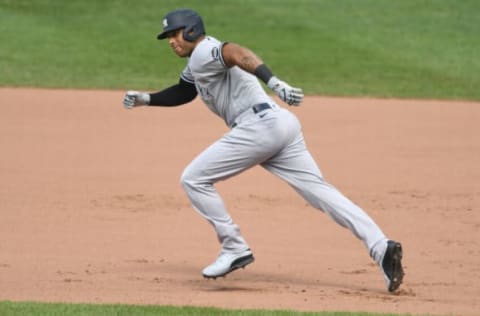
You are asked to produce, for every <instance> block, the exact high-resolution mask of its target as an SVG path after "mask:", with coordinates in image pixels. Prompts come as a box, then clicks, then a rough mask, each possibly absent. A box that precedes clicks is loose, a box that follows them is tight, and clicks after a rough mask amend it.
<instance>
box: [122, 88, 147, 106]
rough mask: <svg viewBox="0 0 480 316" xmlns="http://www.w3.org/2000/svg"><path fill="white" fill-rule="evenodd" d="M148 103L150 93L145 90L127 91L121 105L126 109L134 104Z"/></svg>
mask: <svg viewBox="0 0 480 316" xmlns="http://www.w3.org/2000/svg"><path fill="white" fill-rule="evenodd" d="M149 103H150V94H148V93H146V92H138V91H127V93H126V94H125V97H124V98H123V105H124V107H125V108H126V109H131V108H133V107H134V106H141V105H148V104H149Z"/></svg>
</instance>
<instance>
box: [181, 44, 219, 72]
mask: <svg viewBox="0 0 480 316" xmlns="http://www.w3.org/2000/svg"><path fill="white" fill-rule="evenodd" d="M225 44H226V43H223V42H220V41H217V40H214V39H212V38H207V39H206V41H205V42H202V43H201V45H199V46H197V48H195V51H194V53H193V54H192V56H191V59H190V63H189V65H190V66H191V67H192V68H191V70H192V71H193V73H195V74H196V73H203V74H206V75H217V74H219V73H223V72H225V71H226V70H227V69H228V67H227V66H226V65H225V62H224V60H223V54H222V48H223V45H225Z"/></svg>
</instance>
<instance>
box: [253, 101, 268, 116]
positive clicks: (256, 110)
mask: <svg viewBox="0 0 480 316" xmlns="http://www.w3.org/2000/svg"><path fill="white" fill-rule="evenodd" d="M271 108H272V106H271V105H270V104H268V103H259V104H255V105H254V106H252V110H253V113H255V114H257V113H260V112H262V111H265V110H268V109H271Z"/></svg>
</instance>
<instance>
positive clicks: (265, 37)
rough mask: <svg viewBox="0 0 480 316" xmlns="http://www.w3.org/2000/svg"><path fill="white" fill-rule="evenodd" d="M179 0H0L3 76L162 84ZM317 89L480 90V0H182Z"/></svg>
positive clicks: (35, 81)
mask: <svg viewBox="0 0 480 316" xmlns="http://www.w3.org/2000/svg"><path fill="white" fill-rule="evenodd" d="M178 5H179V4H178V1H171V0H164V1H158V0H138V1H135V2H132V1H129V0H105V1H98V0H82V1H63V0H0V20H1V21H2V23H0V85H1V86H38V87H65V88H99V89H100V88H102V89H104V88H107V89H127V88H135V89H149V90H157V89H161V88H163V87H165V86H166V85H170V84H172V83H174V82H176V81H177V79H178V75H179V72H180V70H181V69H182V68H183V66H184V64H185V60H182V59H180V58H177V57H176V56H175V55H174V54H173V53H172V52H171V51H170V49H169V47H168V45H167V43H166V42H164V41H157V40H156V37H155V36H156V34H157V33H158V32H159V31H160V28H161V26H160V25H161V20H162V17H163V15H164V14H165V13H166V12H168V11H169V10H171V9H174V8H176V7H177V6H178ZM181 6H182V7H191V8H194V9H196V10H197V11H199V12H200V13H201V15H202V16H203V18H204V20H205V22H206V26H207V31H208V33H210V34H212V35H214V36H216V37H218V38H220V39H222V40H228V41H233V42H238V43H240V44H243V45H245V46H248V47H250V48H252V49H254V50H255V51H256V52H257V54H258V55H260V56H261V57H262V58H263V59H264V60H265V61H266V62H267V64H269V65H270V67H271V68H272V69H273V70H274V73H276V74H277V75H278V76H279V77H281V78H282V79H285V80H287V81H290V82H291V83H292V84H295V85H298V86H301V87H303V88H304V90H305V91H306V92H307V93H309V94H324V95H346V96H347V95H348V96H356V95H358V96H365V95H369V96H383V97H421V98H445V99H473V100H480V89H479V88H478V87H480V53H479V52H480V36H478V34H480V23H478V12H479V11H480V1H478V0H462V1H456V0H401V1H400V0H398V1H392V0H335V1H333V0H263V1H257V0H223V1H218V0H197V1H194V0H185V1H182V2H181Z"/></svg>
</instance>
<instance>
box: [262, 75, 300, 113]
mask: <svg viewBox="0 0 480 316" xmlns="http://www.w3.org/2000/svg"><path fill="white" fill-rule="evenodd" d="M267 86H268V87H269V88H270V89H272V90H273V91H274V92H275V93H276V94H277V95H278V97H279V98H280V99H281V100H282V101H284V102H286V103H287V104H288V105H294V106H299V105H300V103H302V100H303V91H302V89H300V88H293V87H291V86H290V85H289V84H288V83H286V82H284V81H281V80H279V79H278V78H277V77H272V78H270V80H268V82H267Z"/></svg>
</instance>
